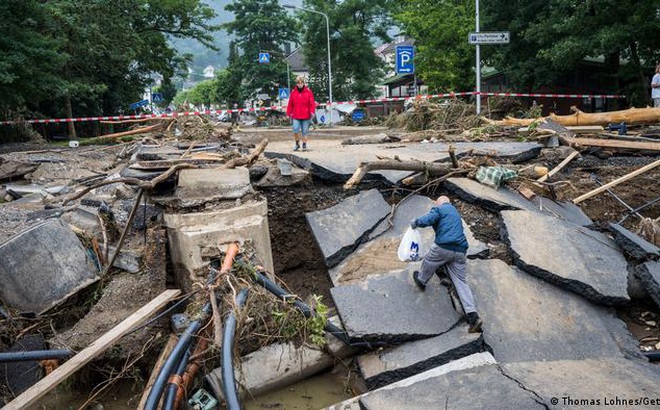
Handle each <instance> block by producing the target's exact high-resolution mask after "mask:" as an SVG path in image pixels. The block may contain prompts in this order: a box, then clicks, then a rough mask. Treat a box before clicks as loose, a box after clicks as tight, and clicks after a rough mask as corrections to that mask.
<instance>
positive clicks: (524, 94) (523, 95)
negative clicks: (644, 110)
mask: <svg viewBox="0 0 660 410" xmlns="http://www.w3.org/2000/svg"><path fill="white" fill-rule="evenodd" d="M475 94H476V93H475ZM481 95H491V96H496V97H540V98H626V96H625V95H610V94H540V93H481Z"/></svg>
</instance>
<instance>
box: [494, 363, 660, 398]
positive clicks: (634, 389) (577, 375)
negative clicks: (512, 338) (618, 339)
mask: <svg viewBox="0 0 660 410" xmlns="http://www.w3.org/2000/svg"><path fill="white" fill-rule="evenodd" d="M501 369H502V372H503V374H505V375H506V376H508V377H510V378H511V379H512V380H515V381H516V382H518V383H520V385H521V386H522V387H523V388H525V389H527V390H528V391H530V392H533V393H534V394H536V396H537V397H538V398H539V399H541V400H543V401H544V402H545V403H546V404H550V405H552V407H550V406H549V407H548V408H571V409H572V408H592V407H596V408H610V407H611V408H636V407H644V408H650V407H654V406H657V405H659V404H660V399H659V398H658V397H657V396H658V394H657V393H658V381H660V372H659V371H658V368H657V366H654V365H651V364H648V363H644V362H642V361H638V360H628V359H624V358H621V357H601V358H586V359H583V360H558V361H542V362H523V363H505V364H502V365H501ZM629 400H630V401H629ZM637 400H639V401H638V402H635V401H637ZM650 400H655V403H651V402H650Z"/></svg>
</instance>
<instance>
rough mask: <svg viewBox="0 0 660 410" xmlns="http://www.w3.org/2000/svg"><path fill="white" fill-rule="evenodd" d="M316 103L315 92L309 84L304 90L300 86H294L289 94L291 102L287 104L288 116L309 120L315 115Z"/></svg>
mask: <svg viewBox="0 0 660 410" xmlns="http://www.w3.org/2000/svg"><path fill="white" fill-rule="evenodd" d="M315 110H316V103H315V102H314V94H312V90H310V89H309V88H308V87H307V86H305V87H303V89H302V91H298V87H293V90H291V95H290V96H289V103H288V104H287V106H286V116H287V117H290V118H293V119H295V120H308V119H310V118H312V115H314V111H315Z"/></svg>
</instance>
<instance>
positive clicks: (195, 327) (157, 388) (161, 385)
mask: <svg viewBox="0 0 660 410" xmlns="http://www.w3.org/2000/svg"><path fill="white" fill-rule="evenodd" d="M210 311H211V304H210V303H207V304H206V305H204V308H203V309H202V313H201V317H200V318H199V319H197V320H194V321H193V322H191V323H190V325H188V328H187V329H186V330H185V331H184V332H183V333H182V334H181V337H179V341H178V342H177V344H176V346H174V349H172V353H170V355H169V357H168V358H167V360H166V361H165V363H164V364H163V367H161V368H160V372H159V373H158V377H156V381H155V382H154V385H153V386H152V387H151V391H150V392H149V396H147V401H146V402H145V403H144V408H145V410H156V409H157V408H158V402H159V401H160V397H161V396H162V394H163V390H164V389H165V383H167V379H168V378H169V376H170V374H171V373H172V372H173V371H174V369H175V367H176V366H177V365H178V364H179V363H180V362H181V357H182V356H183V354H184V353H185V352H186V350H187V349H188V347H190V343H191V342H192V338H193V336H194V335H195V334H196V333H197V332H198V331H199V329H200V328H201V327H202V323H204V322H205V321H206V318H208V315H209V313H210Z"/></svg>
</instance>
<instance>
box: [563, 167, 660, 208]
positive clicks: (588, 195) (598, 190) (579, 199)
mask: <svg viewBox="0 0 660 410" xmlns="http://www.w3.org/2000/svg"><path fill="white" fill-rule="evenodd" d="M658 165H660V159H659V160H657V161H655V162H652V163H650V164H648V165H646V166H643V167H642V168H640V169H638V170H636V171H633V172H631V173H630V174H627V175H624V176H622V177H621V178H617V179H615V180H614V181H612V182H608V183H607V184H605V185H603V186H601V187H599V188H596V189H594V190H593V191H590V192H587V193H586V194H584V195H580V196H579V197H577V198H575V199H574V200H573V203H574V204H579V203H580V202H582V201H584V200H585V199H589V198H591V197H592V196H594V195H597V194H600V193H601V192H603V191H607V190H608V189H609V188H612V187H613V186H616V185H619V184H620V183H622V182H625V181H627V180H629V179H631V178H634V177H636V176H637V175H640V174H643V173H644V172H646V171H650V170H652V169H653V168H655V167H657V166H658Z"/></svg>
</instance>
